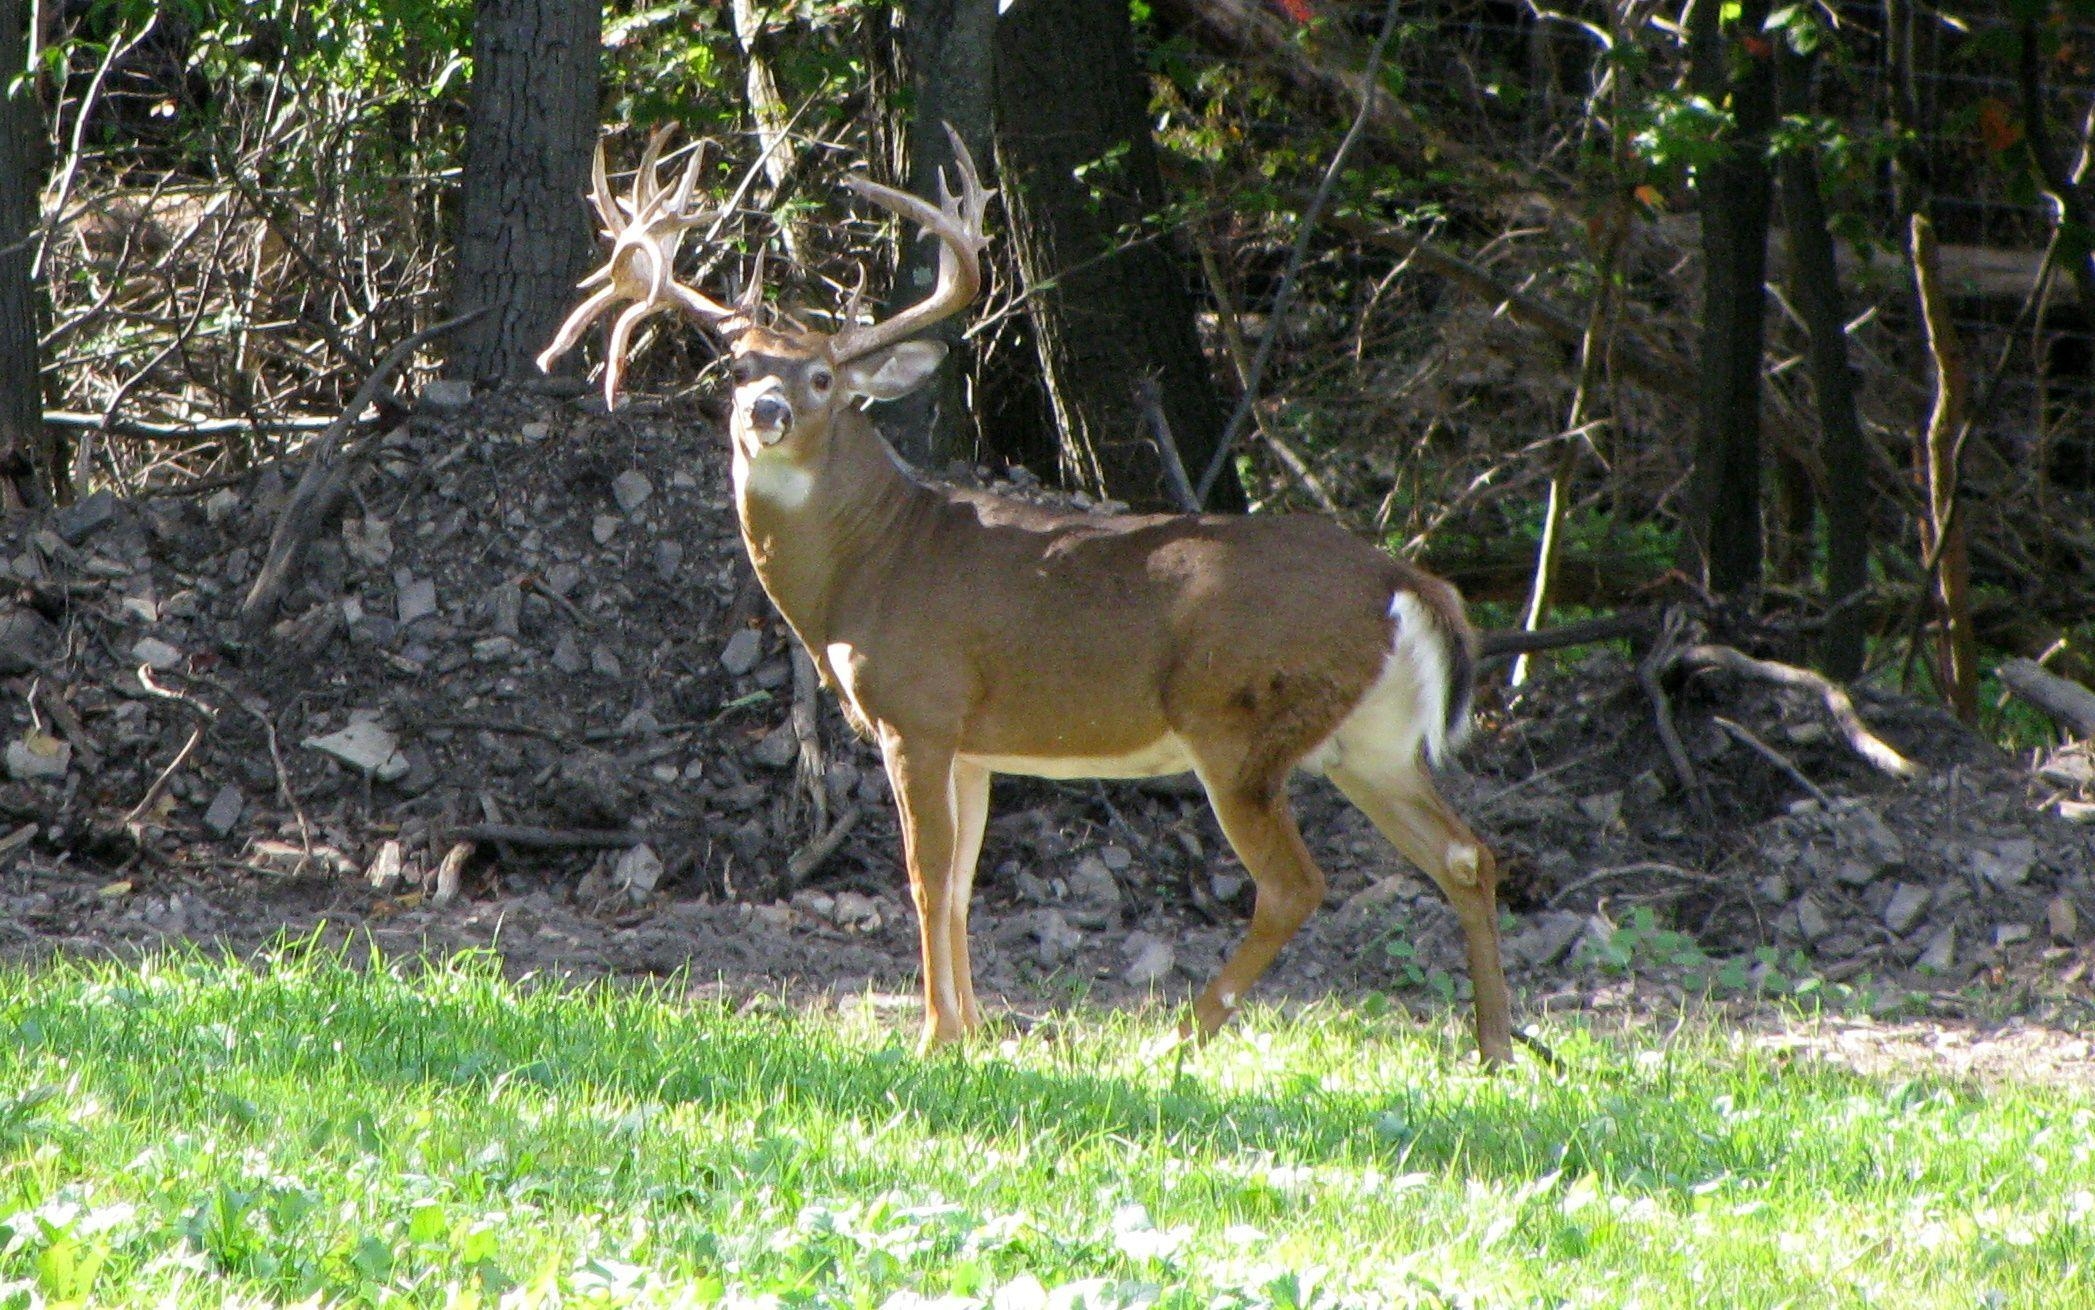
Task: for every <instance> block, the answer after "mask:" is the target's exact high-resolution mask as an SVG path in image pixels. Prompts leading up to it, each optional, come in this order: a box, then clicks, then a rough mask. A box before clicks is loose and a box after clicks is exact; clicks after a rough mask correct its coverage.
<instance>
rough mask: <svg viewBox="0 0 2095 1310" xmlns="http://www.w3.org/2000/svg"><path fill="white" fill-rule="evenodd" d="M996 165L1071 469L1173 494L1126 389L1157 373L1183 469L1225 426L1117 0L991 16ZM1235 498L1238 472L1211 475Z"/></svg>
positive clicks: (1060, 1)
mask: <svg viewBox="0 0 2095 1310" xmlns="http://www.w3.org/2000/svg"><path fill="white" fill-rule="evenodd" d="M996 56H997V76H996V83H997V85H996V100H997V166H998V173H999V177H1000V180H1001V181H1002V183H1003V196H1004V203H1005V213H1006V215H1007V216H1008V217H1009V219H1010V223H1011V233H1012V244H1013V246H1014V247H1015V249H1016V250H1017V252H1018V260H1019V266H1020V268H1021V269H1022V270H1023V272H1024V275H1025V283H1026V290H1027V293H1028V294H1027V308H1028V310H1029V311H1030V316H1031V320H1032V325H1033V331H1034V337H1035V341H1036V343H1037V345H1038V350H1039V356H1040V365H1041V374H1042V377H1043V380H1044V381H1045V383H1046V389H1047V393H1048V399H1049V401H1050V402H1051V403H1052V405H1053V406H1054V412H1055V419H1056V423H1057V425H1058V426H1059V427H1060V428H1061V430H1062V442H1063V445H1062V463H1063V471H1064V473H1065V475H1066V476H1067V477H1068V478H1069V479H1070V480H1071V481H1072V482H1073V483H1075V484H1076V485H1078V486H1080V487H1083V488H1084V489H1086V490H1088V491H1091V492H1093V493H1094V494H1100V495H1106V496H1111V497H1113V498H1114V499H1117V500H1124V501H1127V502H1129V503H1131V504H1134V505H1138V506H1143V507H1147V508H1165V507H1168V506H1170V505H1171V504H1172V500H1171V497H1170V495H1169V493H1168V492H1167V491H1166V489H1165V484H1164V465H1163V462H1162V460H1161V459H1160V457H1159V455H1158V452H1157V448H1156V445H1155V444H1154V441H1153V440H1152V438H1151V437H1150V435H1149V432H1148V429H1147V427H1146V426H1145V424H1144V419H1143V414H1142V410H1141V407H1140V406H1139V405H1138V404H1137V403H1136V401H1135V398H1134V386H1135V383H1136V382H1137V381H1138V380H1139V379H1141V378H1142V377H1144V376H1145V375H1150V374H1154V375H1155V376H1156V378H1157V380H1158V382H1159V383H1160V384H1161V390H1162V396H1163V408H1164V413H1165V418H1166V419H1167V421H1168V422H1169V425H1170V428H1171V432H1172V435H1173V437H1174V438H1175V439H1176V442H1177V444H1178V447H1179V453H1180V455H1181V456H1182V457H1183V460H1184V463H1185V465H1186V467H1188V468H1194V469H1197V468H1201V467H1203V466H1204V465H1206V463H1207V461H1208V457H1209V455H1210V454H1211V453H1212V451H1213V450H1214V446H1215V442H1216V440H1217V439H1218V438H1219V436H1220V434H1221V431H1222V424H1223V417H1224V416H1223V412H1222V407H1221V405H1220V403H1219V401H1218V400H1217V398H1216V394H1215V385H1214V379H1213V378H1212V377H1211V376H1210V375H1209V372H1208V366H1207V360H1206V358H1205V357H1204V356H1203V355H1202V353H1201V349H1200V339H1199V337H1198V335H1197V334H1196V333H1195V331H1194V326H1193V300H1192V297H1191V296H1190V295H1189V294H1188V293H1187V289H1186V284H1185V281H1184V278H1183V276H1182V274H1181V267H1182V263H1183V261H1182V260H1180V259H1179V258H1178V252H1177V251H1175V250H1173V249H1171V248H1170V245H1169V244H1168V242H1167V241H1166V240H1164V239H1163V238H1160V237H1155V236H1147V235H1144V232H1145V231H1150V232H1153V231H1154V227H1155V224H1154V221H1153V218H1152V216H1153V215H1154V214H1155V213H1156V212H1157V210H1158V209H1159V208H1160V207H1161V206H1162V205H1163V203H1164V201H1165V199H1166V195H1165V191H1164V183H1163V177H1162V175H1161V174H1160V173H1159V171H1158V168H1157V155H1156V146H1155V143H1154V142H1153V141H1152V140H1151V138H1150V134H1149V121H1148V114H1147V111H1146V103H1145V99H1144V96H1143V84H1142V78H1141V71H1140V69H1139V68H1138V67H1137V65H1136V62H1135V49H1134V35H1133V31H1132V29H1131V28H1130V26H1129V23H1128V9H1127V5H1126V4H1125V2H1124V0H1025V3H1022V4H1019V5H1015V6H1013V7H1012V8H1011V10H1010V11H1009V12H1008V13H1006V14H1005V15H1004V17H1003V18H1002V19H1001V20H1000V21H999V23H998V28H997V39H996ZM1214 501H1215V503H1216V504H1218V505H1219V506H1221V507H1223V508H1230V509H1235V508H1241V507H1242V504H1243V493H1242V490H1241V488H1240V487H1238V486H1237V484H1236V479H1235V477H1234V476H1233V475H1232V476H1229V477H1226V478H1225V479H1224V481H1223V482H1222V483H1221V484H1220V485H1218V487H1217V489H1216V495H1215V497H1214Z"/></svg>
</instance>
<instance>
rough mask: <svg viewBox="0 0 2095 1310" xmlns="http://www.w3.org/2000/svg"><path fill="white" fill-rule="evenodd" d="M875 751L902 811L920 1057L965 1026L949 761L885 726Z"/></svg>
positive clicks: (955, 808)
mask: <svg viewBox="0 0 2095 1310" xmlns="http://www.w3.org/2000/svg"><path fill="white" fill-rule="evenodd" d="M880 752H881V756H882V758H883V759H884V760H885V762H886V764H887V776H888V782H889V784H890V785H891V786H892V787H893V788H894V792H895V806H896V808H897V809H898V810H899V811H900V812H901V818H902V858H903V860H904V862H905V863H907V864H908V866H909V895H910V899H911V900H912V901H913V902H915V904H916V909H917V937H918V942H919V945H920V947H921V950H922V955H923V973H924V1034H923V1036H922V1038H920V1039H919V1040H918V1042H917V1050H918V1052H919V1053H920V1054H921V1053H923V1052H926V1051H929V1050H930V1049H931V1048H932V1047H934V1046H940V1045H943V1044H945V1043H947V1042H952V1041H958V1040H959V1039H960V1038H961V1037H963V1036H965V1035H966V1033H967V1030H968V1023H967V1007H966V1005H965V1004H964V1003H963V1001H962V999H961V998H962V991H961V985H960V983H959V982H958V981H957V980H956V977H955V970H954V965H955V960H954V951H953V942H954V935H955V933H954V917H953V891H954V883H955V878H954V876H953V872H954V857H955V855H956V854H958V852H959V846H960V841H959V837H960V832H959V822H958V819H959V803H958V797H957V796H956V794H955V786H954V781H955V780H954V764H955V760H954V758H953V751H952V749H951V748H950V747H945V746H935V745H931V744H929V743H925V742H922V741H916V740H912V741H908V742H905V741H903V739H902V736H901V734H900V733H898V732H896V731H895V730H894V729H892V728H891V727H888V726H887V725H882V727H881V732H880ZM960 931H961V932H963V933H964V932H965V931H966V929H965V928H964V927H963V928H961V929H960ZM962 959H963V960H964V959H965V956H963V957H962Z"/></svg>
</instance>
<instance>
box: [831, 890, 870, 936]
mask: <svg viewBox="0 0 2095 1310" xmlns="http://www.w3.org/2000/svg"><path fill="white" fill-rule="evenodd" d="M831 917H832V919H833V920H834V921H835V923H836V925H837V927H839V928H848V929H851V930H852V931H854V932H877V931H879V929H880V922H881V916H880V903H879V902H878V901H876V900H874V899H873V898H872V897H870V896H867V895H865V894H864V893H863V892H848V891H847V892H838V893H837V899H836V907H835V909H834V910H833V911H832V912H831Z"/></svg>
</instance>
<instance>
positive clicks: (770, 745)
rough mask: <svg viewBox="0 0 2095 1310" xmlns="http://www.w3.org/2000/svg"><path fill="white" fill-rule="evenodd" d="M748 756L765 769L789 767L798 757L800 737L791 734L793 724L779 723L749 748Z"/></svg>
mask: <svg viewBox="0 0 2095 1310" xmlns="http://www.w3.org/2000/svg"><path fill="white" fill-rule="evenodd" d="M749 758H750V759H752V760H755V761H756V762H757V763H758V764H761V765H763V766H764V767H765V768H767V769H786V768H791V767H792V765H793V762H794V761H795V760H797V759H799V758H800V739H799V738H798V737H795V736H794V735H793V725H792V724H790V723H781V724H779V725H778V726H777V727H776V728H773V729H772V730H771V731H769V732H767V733H765V734H764V738H763V740H761V741H759V742H758V743H757V744H756V745H754V746H752V747H750V748H749Z"/></svg>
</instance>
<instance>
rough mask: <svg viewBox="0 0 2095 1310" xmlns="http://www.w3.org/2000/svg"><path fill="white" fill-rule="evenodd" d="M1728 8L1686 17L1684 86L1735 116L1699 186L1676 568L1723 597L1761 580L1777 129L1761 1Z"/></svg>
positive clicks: (1709, 0)
mask: <svg viewBox="0 0 2095 1310" xmlns="http://www.w3.org/2000/svg"><path fill="white" fill-rule="evenodd" d="M1731 8H1732V6H1731V4H1730V3H1728V2H1727V3H1720V2H1719V0H1693V3H1692V5H1691V6H1690V8H1689V11H1688V15H1687V28H1688V56H1689V59H1690V60H1691V64H1690V69H1689V83H1690V85H1691V86H1692V87H1693V88H1694V90H1696V91H1697V92H1698V93H1700V94H1701V95H1702V96H1704V97H1705V98H1707V99H1708V100H1709V101H1710V102H1711V103H1712V104H1714V105H1718V106H1721V107H1724V108H1727V109H1729V111H1730V120H1729V122H1728V124H1727V125H1726V127H1725V129H1724V132H1723V134H1722V137H1721V139H1720V141H1719V142H1718V151H1717V155H1716V158H1715V159H1714V160H1712V161H1710V162H1709V163H1708V164H1707V165H1705V166H1704V167H1703V168H1702V169H1701V171H1700V174H1699V178H1698V183H1699V186H1698V189H1699V190H1700V192H1701V201H1702V332H1701V348H1700V359H1699V368H1700V372H1701V377H1700V387H1699V389H1698V391H1699V396H1698V399H1699V403H1698V406H1697V410H1696V416H1695V467H1694V472H1693V475H1692V476H1691V478H1690V479H1689V483H1688V505H1687V516H1688V517H1687V525H1686V526H1687V530H1686V532H1684V533H1683V534H1682V537H1681V564H1682V567H1683V568H1685V569H1687V570H1688V571H1689V572H1690V573H1692V574H1695V575H1697V576H1699V577H1700V578H1701V579H1702V581H1703V583H1704V585H1706V586H1707V587H1708V588H1709V589H1710V590H1711V591H1713V592H1716V593H1718V594H1720V595H1729V594H1734V593H1737V592H1742V591H1746V590H1749V589H1751V588H1753V587H1755V586H1757V585H1758V584H1759V582H1760V577H1761V563H1762V549H1761V513H1760V483H1761V462H1762V461H1761V440H1760V370H1761V351H1762V348H1763V345H1764V343H1765V340H1766V313H1767V290H1766V286H1765V281H1766V277H1767V264H1768V212H1769V208H1770V205H1771V202H1772V198H1773V184H1772V179H1771V176H1770V170H1769V167H1768V134H1769V131H1770V130H1771V129H1772V128H1773V126H1774V122H1775V76H1774V62H1775V61H1774V42H1773V41H1771V40H1770V39H1769V38H1768V37H1767V36H1766V35H1764V32H1763V29H1764V28H1765V27H1766V24H1767V18H1768V0H1740V2H1739V4H1738V6H1737V13H1736V17H1734V18H1732V19H1731V21H1730V22H1728V23H1726V22H1724V21H1723V16H1724V14H1725V12H1727V11H1728V10H1730V9H1731ZM1727 28H1728V29H1729V31H1728V33H1727V31H1726V29H1727Z"/></svg>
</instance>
